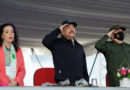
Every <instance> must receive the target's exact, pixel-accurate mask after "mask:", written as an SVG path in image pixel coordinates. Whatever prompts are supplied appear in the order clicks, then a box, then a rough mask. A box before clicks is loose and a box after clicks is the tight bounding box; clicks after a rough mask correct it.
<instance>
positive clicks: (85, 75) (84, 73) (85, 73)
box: [83, 52, 89, 83]
mask: <svg viewBox="0 0 130 90" xmlns="http://www.w3.org/2000/svg"><path fill="white" fill-rule="evenodd" d="M83 63H84V65H83V75H84V78H85V80H86V81H87V82H88V83H89V76H88V70H87V64H86V55H85V52H84V55H83Z"/></svg>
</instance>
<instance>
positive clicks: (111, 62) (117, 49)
mask: <svg viewBox="0 0 130 90" xmlns="http://www.w3.org/2000/svg"><path fill="white" fill-rule="evenodd" d="M125 30H126V28H125V27H123V26H121V25H114V26H112V27H111V28H110V29H109V33H108V34H107V35H105V36H103V37H102V38H101V39H100V40H99V41H98V42H97V43H96V45H95V48H96V49H97V50H98V51H100V52H102V53H103V54H104V56H105V58H106V62H107V75H108V83H109V86H112V87H114V86H119V81H118V79H117V74H116V73H117V70H118V69H119V67H120V65H121V63H123V62H124V61H125V62H128V64H129V65H130V45H129V44H127V43H125V42H123V40H124V31H125ZM108 39H112V40H111V41H110V40H109V41H108Z"/></svg>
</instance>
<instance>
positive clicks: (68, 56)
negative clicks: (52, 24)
mask: <svg viewBox="0 0 130 90" xmlns="http://www.w3.org/2000/svg"><path fill="white" fill-rule="evenodd" d="M60 33H61V30H60V29H59V28H57V29H55V30H54V31H52V32H51V33H49V34H47V35H46V36H45V38H44V39H43V41H42V43H43V45H45V46H46V47H47V48H48V49H49V50H50V51H51V52H52V56H53V63H54V66H55V80H56V81H63V80H66V79H67V78H68V79H69V80H70V81H71V82H75V81H76V80H79V79H81V78H84V79H85V80H87V81H88V82H89V77H88V72H87V66H86V57H85V53H84V50H83V47H82V46H81V45H80V44H79V43H78V42H77V41H76V40H74V46H73V44H72V41H71V40H68V39H66V38H65V37H63V36H62V37H61V38H58V35H59V34H60Z"/></svg>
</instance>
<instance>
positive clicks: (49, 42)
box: [42, 28, 61, 50]
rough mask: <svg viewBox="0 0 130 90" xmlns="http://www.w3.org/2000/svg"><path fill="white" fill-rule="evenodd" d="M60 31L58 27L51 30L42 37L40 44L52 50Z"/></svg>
mask: <svg viewBox="0 0 130 90" xmlns="http://www.w3.org/2000/svg"><path fill="white" fill-rule="evenodd" d="M60 33H61V31H60V29H59V28H57V29H55V30H53V31H52V32H50V33H49V34H47V35H46V36H45V37H44V38H43V40H42V44H43V45H45V46H46V47H47V48H48V49H50V50H52V49H53V46H54V43H55V41H56V40H57V37H58V35H59V34H60Z"/></svg>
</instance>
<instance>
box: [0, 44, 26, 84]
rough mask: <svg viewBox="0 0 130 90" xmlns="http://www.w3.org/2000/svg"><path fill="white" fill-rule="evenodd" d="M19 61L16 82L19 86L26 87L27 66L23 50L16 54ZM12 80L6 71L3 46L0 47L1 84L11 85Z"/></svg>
mask: <svg viewBox="0 0 130 90" xmlns="http://www.w3.org/2000/svg"><path fill="white" fill-rule="evenodd" d="M16 59H17V72H16V77H15V79H14V80H15V81H16V82H17V83H18V84H19V86H24V83H23V78H24V76H25V66H24V58H23V54H22V51H21V49H20V48H19V49H18V51H17V52H16ZM9 82H10V79H9V77H8V76H7V75H6V71H5V55H4V48H3V46H1V47H0V83H4V84H7V85H8V84H9Z"/></svg>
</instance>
